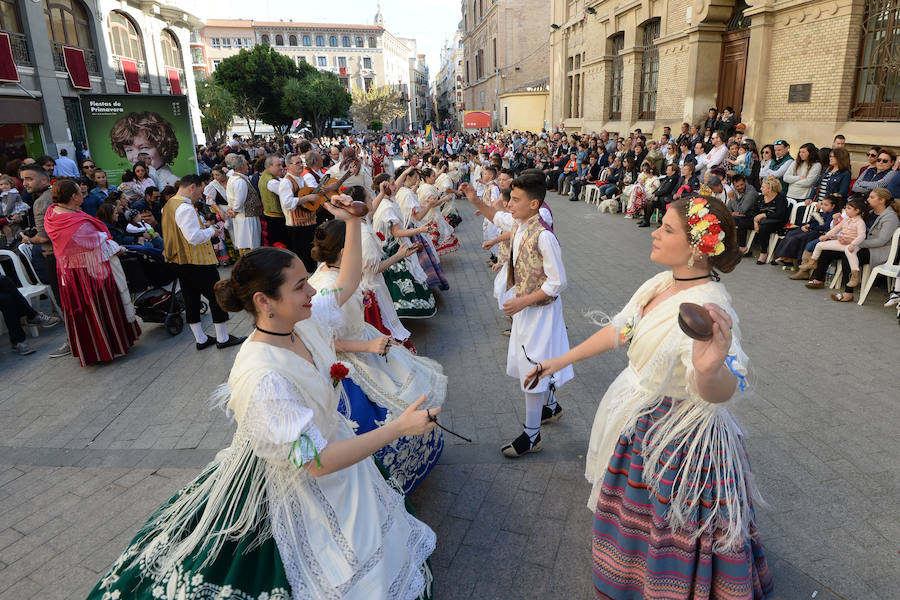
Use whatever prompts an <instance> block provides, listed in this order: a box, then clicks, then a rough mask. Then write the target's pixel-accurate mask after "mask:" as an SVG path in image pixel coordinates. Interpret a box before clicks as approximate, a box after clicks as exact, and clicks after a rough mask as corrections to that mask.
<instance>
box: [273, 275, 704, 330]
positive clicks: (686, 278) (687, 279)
mask: <svg viewBox="0 0 900 600" xmlns="http://www.w3.org/2000/svg"><path fill="white" fill-rule="evenodd" d="M672 279H674V280H675V281H697V280H699V279H713V275H712V273H707V274H706V275H700V276H699V277H675V276H674V275H673V276H672ZM257 329H259V327H257Z"/></svg>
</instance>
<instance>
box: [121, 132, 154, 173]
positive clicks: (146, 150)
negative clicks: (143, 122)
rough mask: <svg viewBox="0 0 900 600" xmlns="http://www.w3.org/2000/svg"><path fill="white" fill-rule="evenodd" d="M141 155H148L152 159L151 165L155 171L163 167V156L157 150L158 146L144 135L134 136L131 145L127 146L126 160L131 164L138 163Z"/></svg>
mask: <svg viewBox="0 0 900 600" xmlns="http://www.w3.org/2000/svg"><path fill="white" fill-rule="evenodd" d="M139 154H146V155H148V156H149V157H150V164H151V166H152V167H153V168H154V169H159V168H161V167H162V166H163V161H162V156H161V155H160V153H159V150H157V148H156V146H154V145H153V144H151V143H150V140H149V139H147V136H145V135H144V134H142V133H139V134H137V135H136V136H134V139H133V140H131V143H130V144H128V145H126V146H125V159H126V160H128V162H130V163H131V164H134V163H136V162H138V160H139V158H138V155H139Z"/></svg>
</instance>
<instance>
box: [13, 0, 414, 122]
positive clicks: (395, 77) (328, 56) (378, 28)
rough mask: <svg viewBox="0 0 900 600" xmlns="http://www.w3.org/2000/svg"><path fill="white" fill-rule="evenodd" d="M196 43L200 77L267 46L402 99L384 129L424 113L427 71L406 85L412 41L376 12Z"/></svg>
mask: <svg viewBox="0 0 900 600" xmlns="http://www.w3.org/2000/svg"><path fill="white" fill-rule="evenodd" d="M0 1H3V0H0ZM199 40H200V45H199V47H197V46H195V47H192V50H191V51H192V55H191V56H192V61H193V65H194V69H195V70H196V71H197V72H198V73H200V72H202V73H203V74H204V76H206V75H209V74H211V73H212V72H213V71H215V69H216V67H217V66H218V65H219V63H221V61H222V60H223V59H225V58H227V57H229V56H234V55H235V54H238V53H239V52H240V51H241V50H243V49H249V48H252V47H253V46H254V45H255V44H268V45H269V46H271V47H272V48H274V49H275V50H276V51H278V52H279V53H281V54H284V55H286V56H289V57H291V59H293V60H294V61H296V62H298V63H300V62H307V63H309V64H311V65H313V66H315V67H316V68H318V69H319V70H320V71H329V72H331V73H334V74H335V75H337V76H338V78H339V79H340V80H341V82H342V83H343V85H344V87H346V88H347V90H348V91H349V90H353V89H355V88H362V89H368V88H370V87H372V86H376V87H380V86H383V85H390V86H392V87H394V88H396V89H397V90H399V91H400V92H401V94H403V97H404V101H405V102H407V116H406V117H405V118H401V119H395V120H394V121H392V122H390V123H386V124H385V128H387V129H392V130H406V129H408V127H409V124H410V123H411V122H412V121H413V120H414V117H415V116H416V115H417V114H418V113H417V112H416V111H417V110H424V108H418V107H417V105H416V102H417V98H418V102H419V103H420V104H419V106H421V107H424V106H425V105H426V103H427V87H428V85H427V77H428V74H427V69H424V70H423V71H422V72H421V76H423V77H425V83H424V84H422V83H419V84H417V86H414V85H413V84H412V80H411V78H412V77H413V76H414V75H413V74H414V73H417V72H418V71H417V70H416V69H418V67H419V65H418V62H417V60H418V58H417V56H416V45H415V40H408V39H403V38H399V37H397V36H395V35H393V34H392V33H391V32H390V31H388V30H387V29H386V28H385V26H384V18H383V17H382V15H381V8H380V7H379V9H378V13H377V14H376V15H375V19H374V22H373V24H372V25H359V24H331V23H299V22H294V21H241V20H236V19H210V20H208V21H207V22H206V26H205V27H204V28H203V29H202V30H201V32H200V36H199ZM198 51H199V52H198ZM423 56H424V55H423ZM199 60H202V61H203V62H202V63H200V62H198V61H199ZM423 66H424V59H423ZM416 92H421V94H420V95H419V96H417V95H416Z"/></svg>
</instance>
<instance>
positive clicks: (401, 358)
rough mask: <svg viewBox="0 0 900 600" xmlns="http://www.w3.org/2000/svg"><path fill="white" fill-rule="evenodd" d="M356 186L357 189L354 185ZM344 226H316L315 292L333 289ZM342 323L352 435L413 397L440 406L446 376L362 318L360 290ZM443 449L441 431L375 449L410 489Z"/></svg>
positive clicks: (338, 333)
mask: <svg viewBox="0 0 900 600" xmlns="http://www.w3.org/2000/svg"><path fill="white" fill-rule="evenodd" d="M354 189H361V188H354ZM345 231H346V226H345V224H344V223H343V222H342V221H338V220H331V221H326V222H325V223H322V224H321V225H319V227H318V229H317V230H316V236H315V241H314V243H313V248H312V256H313V258H315V259H316V261H318V262H319V268H318V269H316V272H315V274H313V275H312V276H311V277H310V278H309V283H310V285H312V286H313V287H314V288H316V290H318V293H319V294H323V295H325V294H334V293H337V291H338V290H339V287H338V284H337V278H338V275H340V272H341V268H342V264H343V252H344V250H343V249H344V241H345ZM341 313H342V315H343V324H342V325H341V326H340V327H339V328H337V329H336V330H335V337H336V338H337V339H336V342H335V347H336V348H337V350H338V359H339V360H341V361H342V362H344V363H345V364H348V365H350V367H351V369H350V374H349V375H348V376H347V378H346V379H344V380H343V382H342V383H343V386H344V392H345V393H346V399H343V398H342V400H341V404H340V405H339V410H340V411H341V413H342V414H343V415H344V416H345V417H347V418H348V419H349V420H350V422H351V423H352V424H353V429H354V431H356V433H357V435H359V434H362V433H365V432H367V431H371V430H372V429H375V428H376V427H378V426H379V424H381V423H386V422H390V421H392V420H393V419H394V418H396V417H397V416H398V415H400V414H401V413H402V412H403V411H404V410H406V408H407V407H408V406H409V405H410V404H412V403H413V402H415V401H416V399H417V398H418V397H419V395H420V394H425V395H426V396H427V397H428V406H429V407H430V408H431V407H437V406H441V405H442V404H443V402H444V398H445V397H446V394H447V377H446V376H445V375H444V369H443V368H442V367H441V365H440V364H438V363H436V362H435V361H433V360H430V359H427V358H424V357H421V356H416V355H414V354H412V353H411V352H410V351H409V350H407V349H406V348H403V347H402V346H397V345H396V342H392V341H391V340H392V338H391V336H389V335H384V334H382V332H380V331H379V330H378V329H376V328H375V327H373V326H372V325H370V324H369V323H366V321H365V318H364V309H363V295H362V292H361V291H360V290H357V291H356V293H354V294H353V296H351V298H350V300H348V301H347V302H346V303H345V304H344V305H343V306H342V307H341ZM443 449H444V440H443V437H442V436H441V432H440V431H438V430H434V431H431V432H430V433H428V434H426V435H424V436H418V435H417V436H412V437H404V438H400V439H398V440H395V441H394V442H392V443H390V444H388V445H387V446H385V447H384V448H382V449H380V450H378V451H377V452H376V453H375V457H376V458H377V459H378V460H380V461H381V463H382V464H383V465H384V466H385V467H386V468H387V470H388V471H389V472H390V474H391V476H392V477H393V478H394V479H395V480H396V481H397V483H399V484H400V487H401V488H402V489H403V492H404V493H406V494H409V493H411V492H412V491H413V490H414V489H415V488H416V486H418V485H419V483H421V482H422V480H424V479H425V476H426V475H428V473H430V472H431V469H432V468H434V466H435V465H436V464H437V461H438V459H439V458H440V456H441V452H442V451H443Z"/></svg>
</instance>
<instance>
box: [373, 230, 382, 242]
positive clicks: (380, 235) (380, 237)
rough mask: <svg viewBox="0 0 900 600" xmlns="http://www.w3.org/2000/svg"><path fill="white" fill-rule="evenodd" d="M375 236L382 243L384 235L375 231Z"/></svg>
mask: <svg viewBox="0 0 900 600" xmlns="http://www.w3.org/2000/svg"><path fill="white" fill-rule="evenodd" d="M375 235H377V236H378V239H379V240H381V241H382V242H383V241H384V234H383V233H381V232H380V231H376V232H375Z"/></svg>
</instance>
